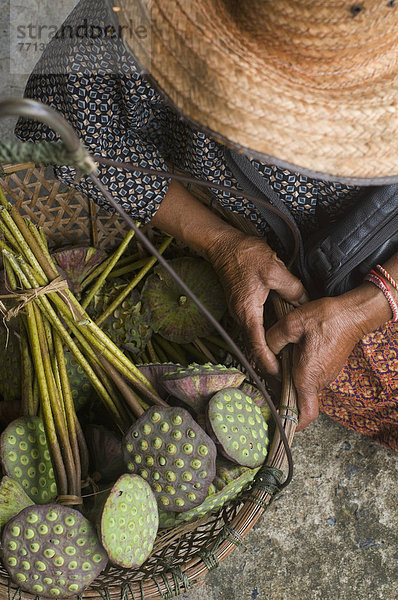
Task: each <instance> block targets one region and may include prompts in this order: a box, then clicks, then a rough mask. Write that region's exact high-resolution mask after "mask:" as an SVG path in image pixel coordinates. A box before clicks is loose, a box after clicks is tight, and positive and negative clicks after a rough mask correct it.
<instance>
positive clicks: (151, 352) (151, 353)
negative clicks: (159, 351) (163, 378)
mask: <svg viewBox="0 0 398 600" xmlns="http://www.w3.org/2000/svg"><path fill="white" fill-rule="evenodd" d="M147 350H148V352H149V356H150V358H151V361H152V362H154V363H157V362H160V361H159V357H158V356H157V355H156V352H155V348H154V347H153V344H152V342H151V340H149V342H148V344H147Z"/></svg>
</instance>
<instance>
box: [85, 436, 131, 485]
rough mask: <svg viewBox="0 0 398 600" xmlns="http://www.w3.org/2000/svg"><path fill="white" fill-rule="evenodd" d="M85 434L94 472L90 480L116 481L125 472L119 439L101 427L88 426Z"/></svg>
mask: <svg viewBox="0 0 398 600" xmlns="http://www.w3.org/2000/svg"><path fill="white" fill-rule="evenodd" d="M85 433H86V441H87V445H88V447H89V451H90V457H91V461H92V470H93V471H94V472H93V473H92V478H93V479H94V480H95V481H116V479H117V478H118V477H120V475H121V474H122V473H124V472H125V471H126V467H125V465H124V460H123V451H122V441H121V439H120V438H119V437H118V436H117V435H116V433H114V432H113V431H110V430H109V429H106V428H105V427H103V426H102V425H89V426H88V427H87V429H86V432H85Z"/></svg>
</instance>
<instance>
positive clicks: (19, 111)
mask: <svg viewBox="0 0 398 600" xmlns="http://www.w3.org/2000/svg"><path fill="white" fill-rule="evenodd" d="M7 116H16V117H18V116H19V117H25V118H28V119H34V120H37V121H41V122H43V123H45V124H47V125H49V126H50V127H51V128H52V129H54V131H56V132H57V133H59V135H60V137H61V140H62V142H63V143H64V144H65V147H66V148H67V150H69V151H70V152H72V153H76V155H80V152H81V150H82V148H83V146H82V145H81V142H80V139H79V137H78V136H77V134H76V132H75V131H74V129H73V127H72V126H71V125H70V124H69V123H68V122H67V121H66V120H65V119H64V117H63V116H62V115H60V114H59V113H58V112H56V111H55V110H53V109H52V108H51V107H49V106H46V105H45V104H42V103H41V102H36V101H34V100H30V99H26V98H24V99H17V100H8V101H4V102H0V118H2V117H7ZM91 156H92V158H94V160H95V158H97V157H95V156H93V155H91ZM98 158H99V157H98ZM101 162H102V161H101ZM93 164H94V163H93ZM116 164H117V166H118V168H126V169H129V170H134V171H137V172H139V171H144V169H140V167H136V166H135V165H132V164H131V163H124V162H120V163H119V162H117V161H116ZM115 166H116V165H115ZM146 171H147V169H146ZM156 174H158V175H162V176H163V177H167V178H172V179H173V178H175V179H177V178H178V177H175V174H173V173H169V172H167V171H156ZM88 176H89V177H90V178H91V180H92V181H93V183H94V185H95V186H96V187H97V189H98V190H99V191H100V192H101V193H102V194H103V196H104V198H105V200H106V201H107V202H108V204H109V205H110V206H112V208H113V209H114V210H115V211H116V212H117V213H118V214H119V215H120V216H121V218H122V219H123V220H124V221H125V222H126V223H127V225H128V226H129V227H130V228H131V229H133V230H134V233H135V236H136V237H137V238H138V239H139V241H140V242H141V243H142V244H143V245H144V246H145V247H146V248H147V249H148V251H149V252H150V253H151V254H152V255H153V256H154V257H156V259H157V260H158V262H159V263H160V264H161V265H162V266H163V267H164V268H165V269H166V270H167V271H168V272H169V273H170V275H171V276H172V277H173V278H174V280H175V281H176V283H177V284H178V285H179V286H180V287H181V288H182V290H183V291H184V294H186V295H187V296H189V297H190V298H191V299H192V301H193V302H194V303H195V304H196V305H197V307H198V308H199V310H200V311H201V312H202V313H203V314H204V315H205V317H206V318H207V319H208V320H209V321H210V323H211V324H212V325H213V327H214V329H215V330H216V331H217V332H218V333H219V334H220V336H221V337H222V338H223V339H224V341H225V342H226V343H227V344H228V345H229V346H230V347H231V349H232V351H233V352H234V354H235V355H236V357H237V358H238V360H239V361H240V363H241V364H242V365H243V366H244V367H245V369H246V370H247V372H248V374H249V375H250V377H251V379H252V380H253V381H254V382H255V384H256V385H257V387H258V388H259V390H260V391H261V393H262V394H263V396H264V397H265V399H266V400H267V402H268V404H269V408H270V410H271V413H272V415H273V417H274V419H275V421H276V424H277V427H278V430H279V434H280V436H281V440H282V443H283V445H284V448H285V452H286V457H287V461H288V474H287V477H286V479H285V481H284V482H282V483H280V484H279V487H280V489H282V488H284V487H286V486H287V485H288V484H289V483H290V481H291V479H292V477H293V458H292V453H291V450H290V446H289V442H288V439H287V437H286V433H285V430H284V427H283V424H282V421H281V419H280V416H279V414H278V411H277V409H276V407H275V405H274V404H273V402H272V401H271V400H270V399H269V397H268V393H267V391H266V389H265V386H264V384H263V382H262V381H261V379H260V378H259V377H258V375H257V374H256V372H255V371H254V369H253V368H252V366H251V365H250V363H249V361H248V360H247V359H246V357H245V356H244V354H243V353H242V351H241V350H240V348H239V347H238V346H237V345H236V343H235V342H234V341H233V340H232V338H231V337H230V336H229V335H228V333H227V332H226V331H225V329H224V328H223V327H222V325H220V323H219V322H218V321H217V320H216V319H215V318H214V317H213V315H212V314H211V313H210V312H209V311H208V310H207V309H206V307H205V306H203V304H202V303H201V302H200V300H199V299H198V298H197V297H196V296H195V294H194V293H193V292H192V291H191V290H190V289H189V287H188V286H187V285H186V284H185V282H184V281H182V279H181V278H180V277H179V276H178V275H177V273H176V272H175V271H174V269H173V268H172V267H171V266H170V265H169V264H168V262H167V261H166V260H165V259H164V258H163V256H162V255H161V254H159V253H158V251H157V250H156V248H155V247H154V246H153V244H152V243H151V242H150V240H148V239H147V237H146V236H145V235H144V234H143V233H142V231H141V230H140V229H139V228H138V227H137V226H136V224H135V222H134V221H133V219H132V218H131V217H130V216H129V215H128V214H127V212H126V211H125V210H124V208H123V207H122V206H121V205H120V204H118V203H117V202H116V200H115V199H114V198H113V196H112V195H111V194H110V192H109V191H108V190H107V189H106V188H105V186H104V185H103V184H102V182H101V181H100V180H99V178H98V176H97V174H96V168H95V167H94V168H93V171H92V172H91V173H90V174H89V175H88ZM189 179H190V181H191V182H192V183H195V184H199V185H200V184H201V183H202V184H204V185H206V187H209V185H208V182H201V181H200V180H196V179H194V178H189ZM225 190H226V191H228V192H231V190H230V189H229V188H227V187H225ZM239 194H240V195H242V196H247V197H248V194H246V193H244V192H240V191H239Z"/></svg>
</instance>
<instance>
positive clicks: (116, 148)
mask: <svg viewBox="0 0 398 600" xmlns="http://www.w3.org/2000/svg"><path fill="white" fill-rule="evenodd" d="M57 52H58V53H59V49H57V47H56V46H55V45H54V47H53V49H52V45H51V43H50V44H49V45H48V47H47V49H46V51H45V53H44V54H43V57H42V59H41V61H40V62H39V64H38V65H37V66H36V68H35V71H34V72H33V73H32V75H31V76H30V78H29V80H28V83H27V86H26V89H25V96H26V97H29V98H33V99H35V100H39V101H40V102H43V103H44V104H48V105H50V106H52V107H53V108H54V109H56V110H57V111H59V112H60V113H61V114H62V115H63V116H64V117H65V118H66V119H67V120H68V121H69V123H70V124H71V125H72V126H73V127H74V129H75V131H76V132H77V134H78V135H79V137H80V139H81V141H82V143H83V144H84V145H85V146H86V148H88V149H89V150H90V151H91V153H92V154H94V155H95V154H97V155H101V156H104V157H108V158H112V159H115V160H120V161H128V162H132V163H135V164H137V166H142V167H151V168H154V169H158V170H160V171H162V170H163V171H165V172H167V166H166V163H165V159H164V156H163V155H162V151H161V149H160V146H161V144H157V143H156V139H157V138H156V135H155V136H154V135H153V132H155V131H159V129H160V126H159V123H158V121H159V117H158V115H159V114H161V113H162V110H163V105H162V101H161V99H160V98H159V96H158V94H157V93H156V91H155V90H154V89H153V88H152V87H151V86H150V84H149V83H148V82H147V81H145V80H144V79H143V78H142V77H141V75H140V74H139V72H138V69H137V68H136V67H135V65H134V63H133V61H132V58H131V57H130V56H128V55H127V54H126V52H125V50H124V49H123V47H122V45H121V44H119V45H113V46H110V43H108V44H104V43H103V42H98V43H97V42H91V43H90V44H87V42H85V43H83V42H79V43H78V42H74V43H69V46H68V47H67V48H65V49H64V50H63V51H62V54H57ZM15 134H16V135H17V137H18V138H20V139H21V140H24V141H32V142H36V141H40V140H42V139H47V140H50V141H52V140H57V139H58V136H57V134H56V133H55V132H54V131H52V130H51V129H50V128H49V127H47V126H46V125H44V124H42V123H39V122H36V121H31V120H26V119H20V120H19V121H18V123H17V126H16V129H15ZM154 140H155V143H154ZM54 170H55V175H56V176H57V177H58V178H59V179H60V180H61V181H62V182H64V183H66V184H68V185H70V186H72V187H74V188H76V189H77V190H79V191H81V192H83V193H84V194H86V195H88V196H89V197H90V198H92V199H93V200H94V201H95V202H96V203H97V204H98V205H100V206H105V208H107V207H108V205H107V204H106V202H105V200H104V198H103V197H102V194H101V193H100V192H99V191H98V190H97V189H96V188H95V186H94V185H93V184H92V182H91V180H90V179H89V177H83V178H82V179H81V180H80V181H79V182H77V183H74V177H75V170H74V169H73V168H70V167H67V166H62V167H55V169H54ZM99 178H100V179H101V181H102V183H103V184H104V185H105V186H106V188H107V189H108V190H109V191H110V192H111V194H112V195H113V196H114V197H115V199H116V200H117V201H118V202H119V203H120V204H121V205H122V206H123V208H125V209H126V211H127V212H128V213H129V214H130V215H131V216H132V217H133V218H134V219H136V220H137V221H139V222H141V223H146V222H148V221H150V220H151V219H152V217H153V216H154V215H155V213H156V210H157V209H158V207H159V205H160V203H161V201H162V199H163V198H164V196H165V194H166V192H167V189H168V186H169V183H170V180H169V178H168V177H167V176H166V177H164V176H156V175H154V176H149V175H143V174H141V173H139V172H129V171H126V170H124V169H119V168H114V167H107V166H103V165H100V167H99Z"/></svg>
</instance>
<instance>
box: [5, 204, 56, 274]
mask: <svg viewBox="0 0 398 600" xmlns="http://www.w3.org/2000/svg"><path fill="white" fill-rule="evenodd" d="M10 217H12V219H13V220H14V223H15V225H16V227H17V228H18V229H19V231H20V232H21V236H22V237H23V239H24V240H25V243H26V244H27V246H28V249H29V251H30V254H33V256H34V262H31V259H30V258H29V261H30V262H31V266H33V267H35V263H37V264H38V265H39V267H40V269H41V271H42V272H43V273H44V282H43V283H42V284H41V285H45V284H46V283H48V281H52V280H53V279H55V278H56V277H58V275H59V273H58V271H57V269H56V268H55V267H54V266H53V265H52V264H51V261H49V260H48V259H47V257H46V255H45V254H44V252H43V251H42V250H41V248H40V245H39V244H38V243H37V242H36V240H35V238H34V237H33V235H32V234H31V232H30V231H29V227H28V226H27V224H26V223H25V220H24V219H23V218H22V216H21V215H20V214H19V212H18V209H17V208H16V206H12V208H11V210H10ZM26 258H28V255H26ZM38 272H39V270H38ZM46 279H48V281H46Z"/></svg>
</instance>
